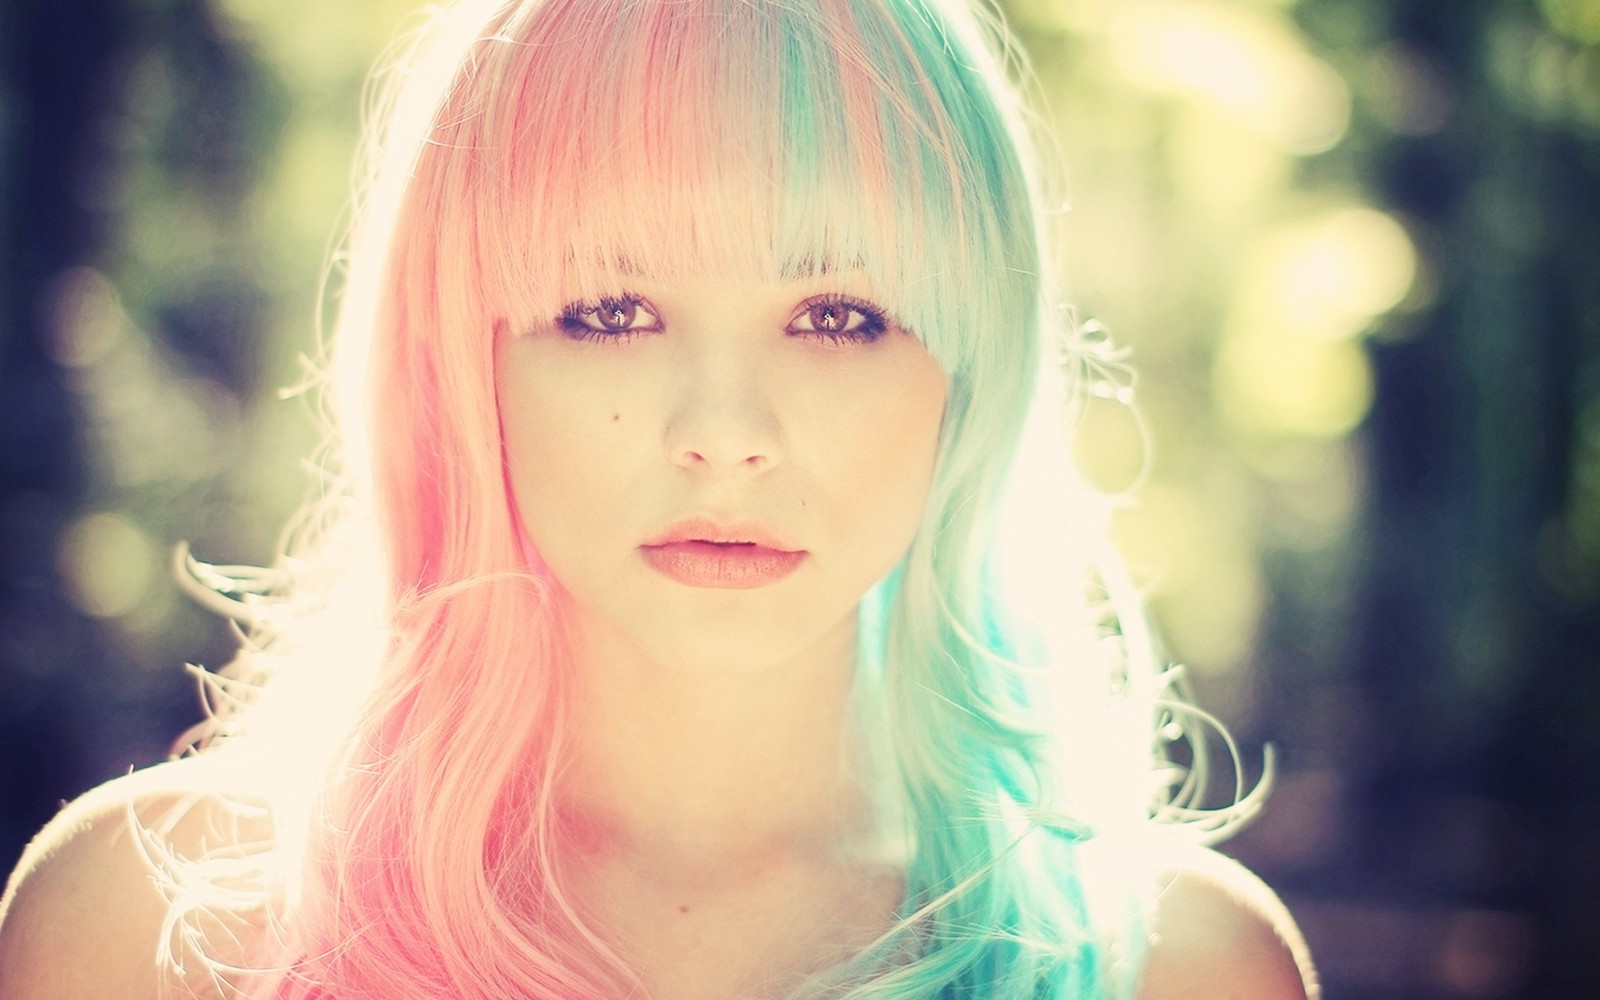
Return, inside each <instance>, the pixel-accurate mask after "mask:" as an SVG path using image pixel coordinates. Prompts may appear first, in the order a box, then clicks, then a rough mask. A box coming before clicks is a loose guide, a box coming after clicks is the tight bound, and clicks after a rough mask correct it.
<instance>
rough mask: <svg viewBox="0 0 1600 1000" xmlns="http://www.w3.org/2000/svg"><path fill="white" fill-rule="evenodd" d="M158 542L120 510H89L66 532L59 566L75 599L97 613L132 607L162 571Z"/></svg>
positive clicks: (114, 613) (121, 612) (117, 613)
mask: <svg viewBox="0 0 1600 1000" xmlns="http://www.w3.org/2000/svg"><path fill="white" fill-rule="evenodd" d="M160 565H161V561H160V559H158V558H157V555H156V548H155V545H154V544H153V543H152V542H151V541H150V538H149V536H147V535H146V534H145V533H144V532H143V531H142V530H141V529H140V528H139V526H138V525H136V524H134V523H133V522H132V521H130V520H129V519H128V518H126V517H124V516H122V515H121V514H113V513H101V514H90V515H89V516H88V517H85V518H83V519H81V520H80V521H78V522H77V523H76V524H74V525H73V526H72V527H71V528H70V529H68V531H67V533H66V534H65V535H64V536H63V538H62V541H61V547H60V549H59V550H58V553H57V566H58V568H59V570H60V572H61V575H62V577H63V579H64V581H65V583H66V585H67V590H68V593H69V595H70V596H71V597H72V600H73V602H74V603H76V604H77V605H78V607H79V608H81V609H83V610H84V611H85V612H86V613H88V614H91V615H93V616H95V617H96V618H120V617H122V616H124V615H127V614H129V613H131V612H133V611H134V610H135V609H136V608H137V607H138V606H139V603H140V602H141V601H142V600H143V599H144V597H145V595H146V594H147V593H149V591H150V588H151V586H152V585H153V584H154V583H155V581H156V580H157V579H158V577H159V570H160Z"/></svg>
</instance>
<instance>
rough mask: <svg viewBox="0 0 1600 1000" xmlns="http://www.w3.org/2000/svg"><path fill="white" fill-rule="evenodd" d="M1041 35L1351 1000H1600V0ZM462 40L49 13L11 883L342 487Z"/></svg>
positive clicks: (1083, 252) (1170, 617)
mask: <svg viewBox="0 0 1600 1000" xmlns="http://www.w3.org/2000/svg"><path fill="white" fill-rule="evenodd" d="M1003 6H1004V7H1005V8H1006V13H1007V15H1008V17H1009V19H1010V21H1011V23H1012V25H1013V27H1014V28H1015V29H1016V31H1017V33H1018V35H1019V36H1020V37H1021V39H1022V40H1023V42H1024V43H1025V45H1026V47H1027V49H1028V50H1029V52H1030V54H1031V57H1032V59H1033V61H1034V63H1035V67H1036V70H1037V74H1038V77H1039V80H1040V88H1039V89H1040V95H1041V97H1042V99H1043V101H1042V104H1043V106H1044V107H1045V108H1046V110H1045V111H1044V112H1043V114H1044V116H1045V117H1046V119H1047V120H1048V121H1050V122H1051V124H1052V126H1053V128H1054V129H1055V131H1056V132H1057V133H1058V135H1059V141H1060V147H1061V157H1062V161H1063V163H1062V166H1063V173H1064V176H1065V177H1066V181H1067V184H1066V189H1065V191H1064V192H1063V196H1064V199H1065V203H1064V204H1063V206H1062V208H1063V210H1062V211H1061V212H1059V213H1057V214H1056V215H1055V216H1054V224H1055V225H1056V226H1057V227H1058V230H1059V233H1058V235H1059V236H1060V239H1061V244H1062V246H1063V247H1064V248H1065V259H1064V260H1063V269H1064V275H1063V279H1064V282H1065V284H1066V287H1067V288H1068V289H1069V290H1070V292H1071V294H1072V297H1073V298H1074V300H1075V302H1076V304H1077V308H1078V311H1079V314H1080V316H1083V317H1093V318H1094V319H1096V320H1097V321H1099V322H1101V323H1103V324H1104V325H1106V326H1107V327H1108V328H1109V329H1110V330H1111V331H1112V333H1113V334H1114V336H1115V337H1116V339H1117V340H1118V341H1119V342H1121V343H1123V344H1126V345H1128V346H1129V347H1130V348H1131V350H1132V363H1133V365H1134V366H1135V367H1136V369H1137V371H1138V373H1139V374H1138V385H1137V392H1136V398H1137V402H1136V408H1130V407H1128V406H1127V405H1125V404H1123V403H1121V402H1118V401H1116V400H1112V399H1107V400H1102V401H1097V402H1095V403H1094V404H1093V405H1091V406H1090V408H1089V411H1088V413H1087V414H1086V416H1085V419H1084V423H1083V426H1082V452H1083V460H1084V462H1085V464H1086V465H1087V467H1088V468H1089V469H1090V470H1091V473H1092V475H1093V476H1094V478H1095V479H1096V481H1097V482H1099V483H1100V484H1101V485H1102V486H1103V487H1105V488H1106V489H1108V490H1113V491H1128V492H1129V501H1128V504H1127V509H1126V510H1125V511H1124V513H1123V514H1122V516H1121V521H1120V522H1119V525H1118V530H1119V532H1120V533H1121V536H1122V538H1121V540H1122V543H1123V546H1124V549H1125V551H1126V552H1127V553H1128V555H1129V558H1130V559H1131V560H1132V562H1133V563H1134V565H1135V567H1136V569H1137V571H1138V574H1139V577H1140V579H1142V580H1144V581H1146V582H1147V584H1148V586H1149V589H1150V593H1151V601H1152V606H1153V609H1154V613H1155V616H1156V618H1157V620H1158V622H1159V624H1160V627H1161V629H1162V632H1163V634H1164V636H1165V638H1166V640H1167V643H1168V646H1169V653H1170V655H1171V657H1172V658H1173V660H1174V661H1175V662H1179V663H1182V664H1185V665H1186V668H1187V670H1188V672H1189V674H1190V676H1191V677H1192V678H1193V681H1194V685H1195V687H1196V689H1197V692H1198V695H1199V698H1200V699H1201V701H1202V703H1203V704H1204V705H1206V706H1207V707H1208V708H1211V709H1213V710H1215V711H1216V712H1217V714H1218V715H1220V716H1221V717H1222V718H1223V719H1224V720H1225V721H1226V722H1227V723H1228V724H1229V725H1230V726H1231V727H1232V728H1233V730H1234V731H1235V733H1236V734H1237V735H1238V736H1240V737H1241V739H1242V740H1243V741H1244V742H1245V743H1246V745H1247V747H1251V748H1257V747H1259V746H1260V745H1261V744H1262V743H1264V742H1267V741H1271V742H1273V743H1275V744H1276V745H1277V746H1278V747H1279V749H1280V750H1281V752H1282V756H1283V761H1282V763H1283V768H1282V774H1281V776H1280V784H1279V787H1278V789H1277V791H1276V793H1275V796H1274V798H1273V800H1272V802H1271V805H1270V807H1269V808H1268V810H1267V813H1266V815H1265V816H1264V818H1263V819H1262V820H1261V821H1259V822H1258V823H1257V825H1256V826H1254V827H1253V828H1252V829H1251V830H1250V831H1248V832H1247V833H1246V834H1245V835H1243V836H1242V837H1241V838H1239V839H1238V840H1237V841H1235V842H1233V843H1232V845H1231V849H1232V850H1233V851H1234V852H1235V853H1237V854H1238V855H1239V856H1241V857H1243V858H1245V859H1246V860H1247V861H1248V862H1249V863H1250V864H1252V865H1253V866H1254V867H1256V868H1257V869H1258V870H1259V871H1261V872H1262V873H1263V874H1264V875H1265V876H1266V877H1267V879H1268V880H1269V881H1270V882H1271V883H1272V884H1273V885H1275V886H1277V887H1278V888H1279V889H1280V890H1281V891H1282V892H1283V893H1284V895H1285V896H1286V898H1287V899H1288V901H1289V902H1290V904H1291V907H1292V908H1293V909H1294V910H1295V912H1296V913H1297V914H1298V916H1299V917H1300V919H1301V920H1302V922H1303V924H1304V926H1305V929H1306V932H1307V934H1308V936H1309V938H1310V940H1311V943H1312V946H1313V949H1314V951H1315V952H1316V954H1317V956H1318V958H1319V960H1320V964H1321V966H1322V968H1323V971H1324V974H1325V977H1326V981H1327V986H1328V996H1329V997H1330V998H1343V997H1362V998H1379V1000H1382V998H1391V997H1392V998H1399V997H1408V998H1409V997H1419V998H1539V1000H1552V998H1554V1000H1562V998H1573V1000H1579V998H1594V997H1600V987H1597V986H1595V985H1594V979H1595V977H1594V976H1593V974H1592V972H1591V969H1590V966H1591V965H1592V962H1593V957H1592V950H1593V946H1594V944H1595V943H1596V942H1600V902H1597V900H1600V846H1597V843H1600V837H1597V836H1596V834H1595V831H1596V829H1597V824H1600V654H1597V652H1596V649H1597V646H1600V2H1596V0H1389V2H1379V0H1298V2H1296V0H1010V2H1008V3H1005V4H1004V5H1003ZM413 7H414V4H412V3H410V2H408V0H407V2H402V0H363V2H361V3H323V2H313V0H4V4H3V5H0V477H3V478H0V866H3V867H9V865H10V864H11V862H12V859H14V857H15V855H16V852H17V851H19V850H20V848H21V845H22V843H23V842H24V841H25V840H26V838H27V837H28V836H29V835H31V833H32V832H33V831H34V830H35V829H37V827H38V826H39V825H40V824H41V823H43V822H44V820H45V819H47V818H48V816H49V815H50V814H51V812H52V811H53V809H54V808H55V806H56V804H57V803H58V801H59V800H61V799H64V798H70V797H72V796H74V795H76V794H78V793H79V792H81V791H82V790H84V789H85V788H87V787H89V786H90V785H92V784H94V783H96V782H98V781H100V780H103V779H105V778H106V777H109V776H111V775H114V774H116V773H119V772H121V771H125V770H126V769H127V768H129V767H133V766H141V765H143V764H146V763H149V762H151V761H153V760H156V759H159V758H160V757H161V756H162V755H163V754H164V753H165V752H166V749H167V747H168V744H169V743H170V741H171V739H172V738H173V737H174V736H175V735H176V734H177V733H178V732H180V731H181V730H182V729H183V728H185V727H186V726H187V725H188V724H189V723H191V722H193V721H194V720H195V718H196V715H197V711H198V709H197V704H198V703H197V701H196V696H195V691H194V685H193V682H192V681H191V680H189V679H188V678H187V676H186V675H185V673H184V671H183V670H182V669H181V665H182V664H183V663H184V662H185V661H195V662H200V663H205V664H207V665H210V666H216V665H219V664H221V663H222V662H224V661H225V660H226V659H227V658H228V656H229V653H230V650H231V648H232V644H233V641H232V639H231V637H230V636H229V635H228V634H227V631H226V629H225V628H223V627H222V625H221V624H220V623H219V622H217V621H216V620H215V619H214V618H212V617H210V616H208V615H207V614H205V613H203V612H201V611H199V610H198V609H196V608H195V607H193V606H192V605H190V604H189V603H187V602H186V600H185V599H184V598H183V597H182V596H181V595H180V594H179V593H178V592H177V591H176V589H175V588H174V587H173V585H172V583H171V575H170V572H169V569H168V566H169V563H170V559H171V553H172V551H173V548H174V546H175V545H176V544H177V543H178V542H180V541H183V540H187V541H189V542H190V543H192V545H193V546H194V548H195V550H196V551H197V552H198V553H199V554H200V555H201V556H202V557H203V558H205V559H207V560H208V561H213V562H222V563H228V562H244V563H252V562H253V563H260V562H263V561H266V560H268V559H270V557H271V553H272V551H273V549H274V546H275V542H276V532H277V530H278V528H279V526H280V525H281V524H282V523H283V521H284V520H285V518H286V517H287V516H288V515H289V513H290V512H291V511H292V510H293V508H294V507H295V506H296V505H297V504H298V502H299V501H300V500H301V498H302V496H303V494H304V491H305V489H306V487H307V485H308V482H309V477H308V476H307V474H306V471H305V469H304V467H303V464H302V463H303V462H304V456H306V455H307V454H308V453H310V451H311V450H312V448H313V446H314V444H315V441H316V434H315V431H314V424H313V420H312V418H311V412H310V410H311V407H310V404H309V403H308V402H307V401H306V400H305V399H304V398H301V397H296V396H294V395H292V394H290V395H289V396H288V397H287V398H286V397H285V395H284V394H283V393H281V392H280V390H281V389H282V388H283V387H289V386H293V385H295V384H296V383H298V382H299V381H300V380H301V379H302V377H303V376H304V374H305V367H304V364H303V361H302V358H303V356H304V355H305V354H307V353H309V352H311V351H313V349H314V348H313V344H314V330H315V329H316V326H317V324H318V322H319V321H320V318H321V317H320V313H319V306H318V304H317V303H318V298H319V296H318V285H319V279H320V276H321V275H322V273H323V271H324V264H325V261H326V260H327V258H328V255H329V253H330V247H331V241H332V240H333V238H334V237H335V236H336V235H337V233H338V232H339V230H340V227H341V225H342V222H343V219H344V212H345V208H346V203H347V200H348V190H349V176H350V169H349V164H350V161H351V155H352V150H353V144H354V139H355V136H356V133H357V129H358V126H357V112H358V108H359V106H360V99H359V95H360V91H361V86H362V81H363V78H364V76H365V73H366V70H367V68H368V67H369V66H370V64H371V63H372V61H373V59H374V58H375V56H376V55H377V53H378V52H379V51H380V50H381V49H382V47H383V45H384V44H385V43H386V41H387V40H388V39H389V38H390V37H391V36H392V35H393V33H394V31H395V29H396V28H397V26H400V25H401V24H402V23H404V21H405V19H406V18H407V17H408V16H409V14H410V12H411V10H412V9H413ZM1251 759H1252V760H1257V761H1258V760H1259V755H1258V754H1256V755H1252V757H1251Z"/></svg>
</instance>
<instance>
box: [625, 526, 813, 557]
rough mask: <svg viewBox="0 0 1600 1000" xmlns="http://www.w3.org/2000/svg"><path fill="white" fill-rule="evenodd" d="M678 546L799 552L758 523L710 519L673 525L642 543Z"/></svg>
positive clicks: (653, 545) (646, 544)
mask: <svg viewBox="0 0 1600 1000" xmlns="http://www.w3.org/2000/svg"><path fill="white" fill-rule="evenodd" d="M677 542H722V543H724V544H730V543H736V542H742V543H745V544H749V545H759V546H761V547H762V548H764V549H776V550H777V551H779V552H799V551H801V550H800V549H798V548H796V547H795V546H792V545H790V544H788V543H787V542H785V541H784V540H783V539H781V538H779V537H778V535H777V534H776V533H775V532H773V531H772V529H770V528H768V527H767V526H766V525H764V524H760V523H759V522H756V521H745V520H722V519H718V518H711V517H691V518H688V519H686V520H683V521H678V522H675V523H674V524H672V525H670V526H669V527H667V528H666V529H665V530H664V531H662V532H660V533H659V534H657V535H655V536H654V537H652V538H651V539H650V540H649V541H647V542H645V543H644V545H645V546H646V547H648V548H653V547H656V546H661V545H672V544H674V543H677Z"/></svg>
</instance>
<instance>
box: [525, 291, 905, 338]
mask: <svg viewBox="0 0 1600 1000" xmlns="http://www.w3.org/2000/svg"><path fill="white" fill-rule="evenodd" d="M617 307H622V308H624V309H634V310H636V311H638V312H643V313H645V314H646V315H648V316H650V317H652V318H653V319H654V320H655V322H654V323H653V324H652V325H650V326H642V327H629V328H627V329H622V330H609V329H604V328H600V327H593V326H590V325H589V324H588V323H587V322H586V319H588V318H590V317H594V316H597V315H598V314H599V313H600V311H601V310H603V309H614V308H617ZM827 307H833V308H839V307H843V308H845V309H847V310H849V312H848V313H847V314H846V319H845V326H846V329H843V330H819V329H815V326H814V325H813V329H810V330H796V329H794V325H795V323H797V322H799V321H800V320H801V319H802V318H803V317H806V316H808V315H809V314H810V313H811V311H812V310H814V309H818V308H827ZM850 313H855V314H859V315H860V316H861V322H860V323H858V324H856V325H855V326H854V327H850V319H849V314H850ZM660 323H661V318H660V317H659V316H657V315H656V313H655V311H654V309H653V308H651V307H650V305H649V303H647V302H646V301H645V299H644V297H643V296H642V295H635V294H634V293H632V292H623V293H622V294H620V295H608V296H605V297H602V298H600V299H599V300H597V301H593V302H590V301H577V302H569V303H568V304H567V305H565V306H563V307H562V309H561V312H560V313H559V314H557V315H556V317H555V325H556V326H557V327H559V328H560V329H562V330H563V331H565V332H566V334H567V335H568V336H570V337H572V338H573V339H575V340H584V341H594V342H598V343H608V344H620V343H626V342H627V341H630V340H632V339H634V338H635V337H637V336H639V335H640V334H644V333H660V332H661V328H660ZM896 326H898V324H897V323H895V322H894V321H893V320H892V319H891V317H890V316H889V314H888V312H887V311H885V310H883V309H881V308H879V307H878V306H875V305H873V304H872V303H870V302H867V301H865V300H863V299H858V298H855V297H854V296H850V295H840V294H828V295H817V296H814V297H812V298H809V299H807V300H806V301H804V302H802V303H800V308H799V309H798V310H796V311H795V314H794V317H793V318H792V319H790V320H789V324H788V326H787V327H786V328H785V330H786V332H787V333H789V334H791V335H793V336H797V337H807V338H811V339H814V340H819V341H825V342H828V343H831V344H870V343H872V342H873V341H875V340H877V339H878V338H880V337H882V336H883V335H884V334H885V333H887V332H889V330H890V329H892V328H895V327H896Z"/></svg>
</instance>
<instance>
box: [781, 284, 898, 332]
mask: <svg viewBox="0 0 1600 1000" xmlns="http://www.w3.org/2000/svg"><path fill="white" fill-rule="evenodd" d="M889 326H890V324H889V315H888V313H886V312H884V311H883V310H882V309H879V308H878V307H877V306H875V305H873V304H872V303H870V302H864V301H862V300H860V299H855V298H850V297H848V296H844V295H827V296H823V297H822V298H817V299H811V300H809V301H807V302H805V303H804V304H803V305H801V307H800V311H799V312H798V313H796V314H795V317H794V319H792V320H790V321H789V332H790V333H794V334H799V335H800V336H805V337H820V338H823V339H826V340H831V341H850V342H855V343H864V342H868V341H873V340H877V339H878V338H879V337H881V336H883V335H884V334H885V333H887V332H888V330H889Z"/></svg>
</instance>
